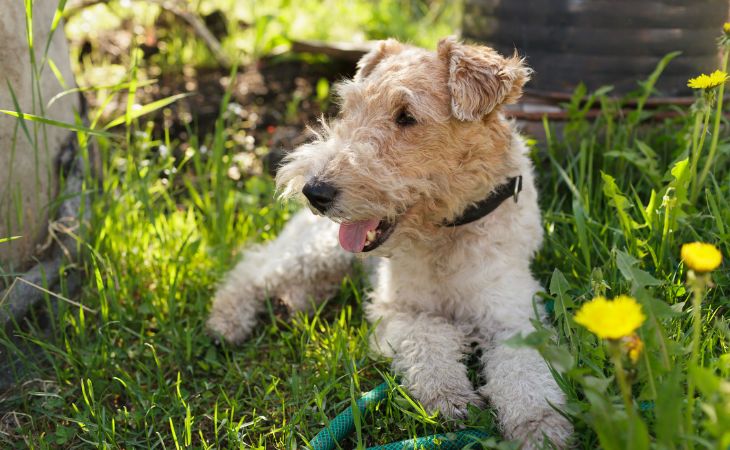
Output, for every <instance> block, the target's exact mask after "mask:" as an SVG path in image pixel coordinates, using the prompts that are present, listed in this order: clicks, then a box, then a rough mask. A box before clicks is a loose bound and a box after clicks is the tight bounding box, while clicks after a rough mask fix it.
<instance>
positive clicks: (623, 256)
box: [616, 250, 662, 288]
mask: <svg viewBox="0 0 730 450" xmlns="http://www.w3.org/2000/svg"><path fill="white" fill-rule="evenodd" d="M638 265H639V260H638V259H636V258H634V257H633V256H631V255H629V254H628V253H626V252H622V251H621V250H616V266H617V267H618V270H620V271H621V274H622V275H623V276H624V278H626V279H627V280H628V281H631V283H632V285H634V286H635V287H636V288H642V287H646V286H661V284H662V282H661V281H659V280H657V279H656V278H654V277H653V276H652V275H651V274H650V273H649V272H647V271H645V270H641V269H639V268H638V267H636V266H638Z"/></svg>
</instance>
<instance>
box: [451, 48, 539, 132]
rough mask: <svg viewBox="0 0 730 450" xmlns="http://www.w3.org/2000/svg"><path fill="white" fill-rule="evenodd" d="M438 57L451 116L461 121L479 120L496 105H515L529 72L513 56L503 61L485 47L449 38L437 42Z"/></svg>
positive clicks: (494, 52)
mask: <svg viewBox="0 0 730 450" xmlns="http://www.w3.org/2000/svg"><path fill="white" fill-rule="evenodd" d="M438 56H439V58H441V59H442V60H444V61H445V62H446V66H447V68H448V71H449V74H448V86H449V93H450V94H451V111H452V114H453V115H454V117H456V118H457V119H459V120H464V121H475V120H481V118H482V117H484V116H485V115H487V114H489V113H490V112H491V111H492V110H494V108H496V107H497V106H499V105H502V104H508V103H515V102H516V101H517V100H518V99H519V98H520V96H521V95H522V86H524V85H525V83H527V81H528V80H529V79H530V74H531V73H532V70H531V69H529V68H528V67H526V66H525V65H524V63H523V60H522V58H520V57H519V56H518V55H517V54H516V53H515V54H514V55H513V56H512V57H509V58H505V57H503V56H502V55H500V54H499V53H497V52H496V51H494V50H493V49H491V48H489V47H484V46H480V45H467V44H463V43H461V42H459V41H457V40H456V39H455V38H453V37H448V38H445V39H442V40H441V41H439V44H438Z"/></svg>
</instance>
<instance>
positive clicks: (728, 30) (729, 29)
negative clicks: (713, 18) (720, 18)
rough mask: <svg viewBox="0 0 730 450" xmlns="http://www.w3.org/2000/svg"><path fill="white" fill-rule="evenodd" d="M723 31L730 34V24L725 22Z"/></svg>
mask: <svg viewBox="0 0 730 450" xmlns="http://www.w3.org/2000/svg"><path fill="white" fill-rule="evenodd" d="M722 31H724V32H725V33H729V34H730V22H725V23H724V24H722Z"/></svg>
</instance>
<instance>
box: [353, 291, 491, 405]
mask: <svg viewBox="0 0 730 450" xmlns="http://www.w3.org/2000/svg"><path fill="white" fill-rule="evenodd" d="M367 313H368V316H369V318H370V320H371V322H373V323H377V325H376V328H375V332H374V335H373V339H372V347H373V348H374V349H376V350H377V351H379V352H381V353H382V354H383V355H385V356H388V357H391V358H392V359H393V369H394V371H395V372H396V373H398V374H399V375H401V377H402V380H403V384H404V385H405V386H406V388H407V389H408V391H409V392H410V394H411V395H413V397H414V398H415V399H417V400H418V401H420V402H421V403H422V404H423V406H424V407H425V408H426V410H427V411H429V412H434V411H440V412H441V413H442V414H443V415H445V416H447V417H464V416H466V413H467V405H468V404H472V405H475V406H481V405H482V404H483V400H482V398H481V397H480V396H479V395H478V394H477V393H476V392H475V390H474V387H473V386H472V384H471V381H470V380H469V378H468V377H467V372H466V366H465V365H464V364H463V363H462V359H463V358H464V353H465V350H466V348H465V344H466V339H465V336H464V334H463V333H462V332H461V331H459V330H458V329H457V328H456V327H455V326H454V325H453V324H451V323H450V322H448V321H447V320H446V319H444V318H441V317H436V316H433V315H430V314H426V313H421V314H417V315H413V314H406V313H403V312H397V311H392V310H390V308H388V307H387V306H384V305H376V304H371V305H369V306H368V311H367Z"/></svg>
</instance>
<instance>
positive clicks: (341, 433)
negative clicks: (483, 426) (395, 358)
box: [309, 382, 489, 450]
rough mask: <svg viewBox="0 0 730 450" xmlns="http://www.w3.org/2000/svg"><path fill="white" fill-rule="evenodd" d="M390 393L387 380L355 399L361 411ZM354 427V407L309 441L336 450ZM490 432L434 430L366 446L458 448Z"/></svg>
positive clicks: (392, 449) (370, 449)
mask: <svg viewBox="0 0 730 450" xmlns="http://www.w3.org/2000/svg"><path fill="white" fill-rule="evenodd" d="M387 393H388V383H387V382H386V383H383V384H381V385H380V386H378V387H376V388H375V389H373V390H372V391H370V392H366V393H365V394H363V396H362V397H360V399H359V400H357V401H356V402H355V404H356V405H357V408H358V409H359V410H360V412H361V413H362V412H364V411H365V409H366V408H367V406H368V405H370V404H372V403H375V402H379V401H380V400H383V399H384V398H385V397H386V394H387ZM354 429H355V420H354V418H353V415H352V408H351V407H350V408H347V409H346V410H345V411H343V412H341V413H340V414H338V415H337V416H336V417H335V418H334V419H332V421H330V423H329V424H327V426H326V427H325V428H324V429H323V430H322V431H320V432H319V433H317V435H316V436H315V437H314V439H312V440H311V441H310V442H309V444H310V445H311V446H312V448H313V449H314V450H334V448H335V446H336V445H337V442H340V441H342V440H343V439H344V438H345V437H347V435H349V434H350V433H352V432H353V430H354ZM488 436H489V435H488V434H487V433H485V432H483V431H477V430H462V431H457V432H453V433H444V434H435V435H433V436H425V437H421V438H415V439H406V440H403V441H399V442H392V443H390V444H385V445H380V446H377V447H368V448H367V450H411V449H418V450H421V449H423V450H459V449H462V448H464V447H465V446H466V445H468V444H472V443H474V442H475V441H476V440H478V439H484V438H486V437H488Z"/></svg>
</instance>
